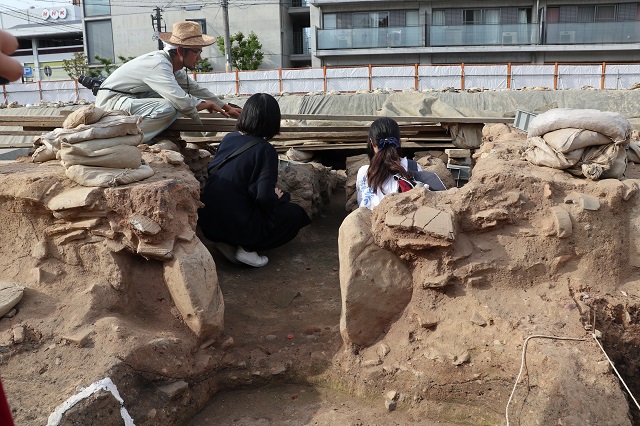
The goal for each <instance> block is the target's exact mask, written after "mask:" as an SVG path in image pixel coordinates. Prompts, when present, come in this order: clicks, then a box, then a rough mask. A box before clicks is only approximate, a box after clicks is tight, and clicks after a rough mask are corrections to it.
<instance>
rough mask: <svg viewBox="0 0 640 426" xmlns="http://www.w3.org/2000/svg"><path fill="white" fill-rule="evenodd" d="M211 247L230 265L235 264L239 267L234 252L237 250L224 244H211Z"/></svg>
mask: <svg viewBox="0 0 640 426" xmlns="http://www.w3.org/2000/svg"><path fill="white" fill-rule="evenodd" d="M213 246H214V247H215V248H217V249H218V251H219V252H220V253H221V254H222V255H223V256H224V257H225V258H226V259H227V260H228V261H229V262H231V263H235V264H236V265H239V264H240V262H238V259H236V251H237V249H236V248H235V247H234V246H232V245H229V244H226V243H213Z"/></svg>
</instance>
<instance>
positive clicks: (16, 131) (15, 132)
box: [0, 130, 42, 136]
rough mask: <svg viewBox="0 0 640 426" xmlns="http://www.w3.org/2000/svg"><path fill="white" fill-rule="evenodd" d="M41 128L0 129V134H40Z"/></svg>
mask: <svg viewBox="0 0 640 426" xmlns="http://www.w3.org/2000/svg"><path fill="white" fill-rule="evenodd" d="M41 134H42V130H0V136H40V135H41Z"/></svg>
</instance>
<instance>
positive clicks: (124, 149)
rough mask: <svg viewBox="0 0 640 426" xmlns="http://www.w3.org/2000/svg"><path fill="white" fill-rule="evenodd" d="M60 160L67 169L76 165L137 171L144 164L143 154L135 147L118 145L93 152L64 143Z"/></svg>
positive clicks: (60, 152)
mask: <svg viewBox="0 0 640 426" xmlns="http://www.w3.org/2000/svg"><path fill="white" fill-rule="evenodd" d="M58 158H59V159H60V160H61V161H62V165H63V166H64V167H65V168H69V167H71V166H75V165H84V166H99V167H110V168H117V169H135V168H138V167H140V164H141V163H142V153H141V152H140V150H139V149H138V148H136V147H135V146H129V145H118V146H113V147H110V148H104V149H99V150H96V151H93V150H91V149H89V150H86V149H82V148H80V147H77V146H75V145H71V144H67V143H62V146H61V148H60V151H58Z"/></svg>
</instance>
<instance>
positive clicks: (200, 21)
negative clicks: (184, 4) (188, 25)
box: [185, 19, 207, 34]
mask: <svg viewBox="0 0 640 426" xmlns="http://www.w3.org/2000/svg"><path fill="white" fill-rule="evenodd" d="M185 21H191V22H197V23H198V24H200V29H201V30H202V34H206V33H207V20H206V19H185Z"/></svg>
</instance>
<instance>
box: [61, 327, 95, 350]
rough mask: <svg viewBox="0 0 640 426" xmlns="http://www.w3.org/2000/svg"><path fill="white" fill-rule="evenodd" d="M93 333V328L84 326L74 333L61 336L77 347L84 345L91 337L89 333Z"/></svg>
mask: <svg viewBox="0 0 640 426" xmlns="http://www.w3.org/2000/svg"><path fill="white" fill-rule="evenodd" d="M93 333H94V330H93V328H86V329H84V330H81V331H78V332H77V333H75V334H71V335H65V336H62V339H63V340H65V341H67V342H69V343H71V344H73V345H75V346H77V347H79V348H82V347H84V346H85V345H86V344H87V343H88V342H89V339H90V338H91V335H92V334H93Z"/></svg>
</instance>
